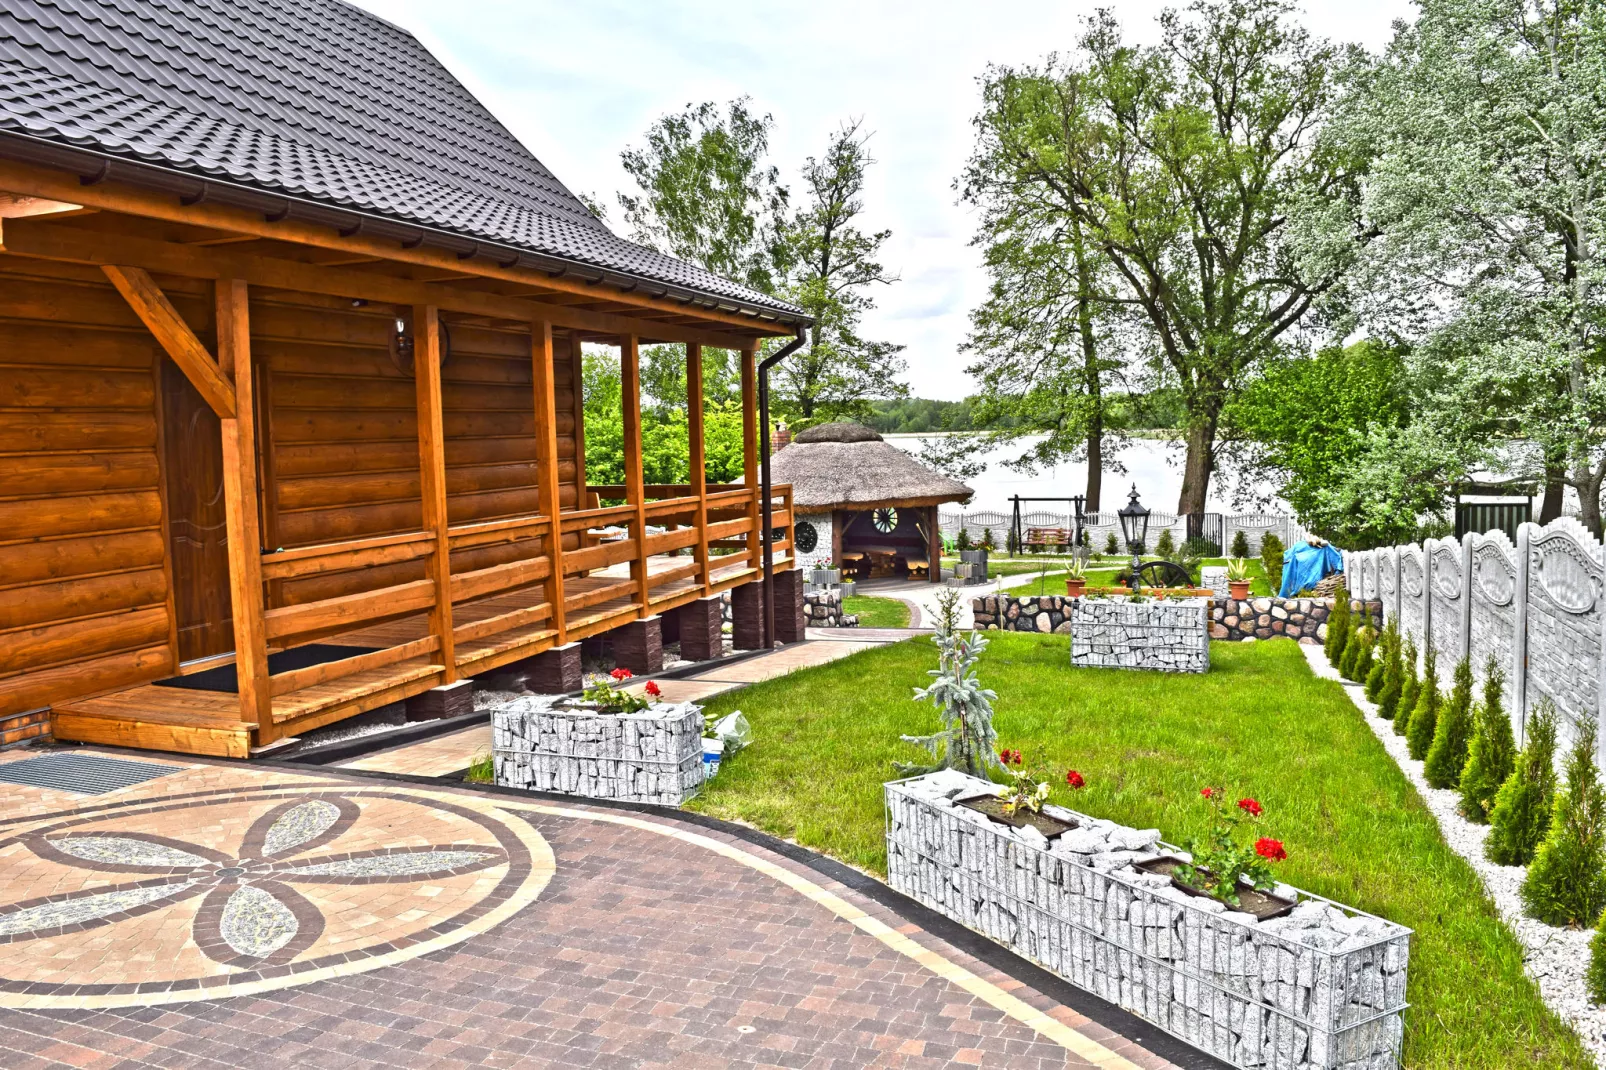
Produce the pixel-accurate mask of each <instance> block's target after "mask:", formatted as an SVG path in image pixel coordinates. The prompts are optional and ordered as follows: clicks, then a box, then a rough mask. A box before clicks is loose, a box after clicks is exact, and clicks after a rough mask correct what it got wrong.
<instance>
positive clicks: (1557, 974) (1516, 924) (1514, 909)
mask: <svg viewBox="0 0 1606 1070" xmlns="http://www.w3.org/2000/svg"><path fill="white" fill-rule="evenodd" d="M1300 650H1302V651H1304V654H1305V660H1306V661H1308V662H1309V663H1310V667H1311V671H1313V672H1315V673H1316V675H1317V676H1320V677H1322V678H1323V679H1326V680H1336V681H1338V682H1339V683H1341V684H1343V685H1344V692H1345V693H1346V694H1347V695H1349V697H1350V700H1351V701H1352V702H1354V703H1355V705H1356V706H1357V707H1358V708H1359V709H1360V711H1361V713H1362V714H1364V718H1363V719H1364V720H1365V721H1366V725H1367V727H1368V728H1370V729H1371V730H1372V734H1373V735H1375V736H1376V737H1377V738H1378V739H1379V740H1380V741H1381V742H1382V744H1383V749H1384V750H1386V751H1388V752H1389V755H1390V757H1392V758H1393V759H1394V761H1395V763H1396V764H1398V765H1399V767H1400V768H1401V769H1402V770H1404V772H1405V776H1406V779H1408V780H1409V781H1410V782H1411V786H1412V787H1414V788H1416V791H1417V794H1418V795H1420V796H1422V800H1423V801H1424V802H1426V803H1427V806H1428V810H1429V811H1431V812H1432V814H1433V816H1434V817H1435V818H1437V819H1438V822H1439V829H1440V831H1442V832H1443V833H1444V840H1445V842H1446V843H1448V844H1449V845H1450V849H1451V850H1453V851H1454V852H1455V853H1456V854H1458V855H1460V856H1461V857H1462V858H1464V859H1466V860H1467V862H1468V863H1469V864H1470V865H1471V866H1472V868H1473V870H1474V871H1475V872H1476V873H1477V874H1478V877H1479V878H1480V879H1481V880H1482V881H1483V886H1484V888H1485V890H1486V891H1487V892H1488V894H1489V898H1490V899H1491V900H1493V901H1494V905H1495V909H1497V910H1498V911H1499V912H1500V917H1501V918H1502V919H1503V920H1504V921H1505V923H1506V925H1507V926H1508V927H1509V928H1510V929H1511V931H1512V932H1513V933H1515V934H1516V936H1517V939H1518V941H1520V942H1521V944H1522V946H1523V951H1524V954H1523V967H1524V969H1525V970H1526V971H1527V973H1528V976H1529V977H1531V978H1533V980H1534V982H1535V983H1536V984H1538V986H1539V995H1540V997H1541V998H1543V999H1544V1001H1545V1003H1546V1004H1547V1005H1548V1006H1549V1007H1550V1009H1551V1010H1553V1011H1555V1012H1556V1014H1558V1015H1559V1016H1560V1017H1561V1018H1562V1019H1563V1020H1564V1021H1566V1022H1567V1023H1568V1024H1569V1025H1571V1026H1572V1027H1573V1029H1575V1030H1576V1031H1577V1032H1578V1035H1579V1036H1580V1037H1582V1038H1583V1041H1584V1045H1585V1047H1587V1048H1588V1049H1589V1050H1590V1053H1591V1054H1592V1055H1594V1056H1595V1065H1597V1066H1601V1065H1606V1062H1603V1060H1606V1007H1597V1006H1595V1005H1593V1004H1591V1003H1590V1002H1589V996H1588V993H1587V992H1586V990H1585V987H1584V971H1585V970H1587V969H1588V968H1589V941H1590V938H1591V937H1592V936H1594V932H1593V931H1592V930H1589V929H1582V930H1571V929H1558V928H1555V927H1554V926H1550V925H1546V924H1545V923H1544V922H1540V921H1535V920H1534V919H1532V918H1530V917H1528V916H1526V915H1525V914H1523V912H1522V896H1521V895H1520V894H1519V892H1518V890H1519V889H1520V888H1521V887H1522V879H1523V876H1524V874H1526V873H1527V872H1528V871H1527V868H1526V867H1524V866H1497V865H1495V864H1494V863H1493V862H1491V861H1489V860H1488V859H1487V858H1485V857H1484V856H1483V841H1484V839H1485V838H1486V837H1487V836H1488V835H1489V826H1487V825H1475V824H1473V823H1472V822H1470V821H1468V820H1467V819H1466V818H1464V817H1462V816H1461V814H1460V813H1459V812H1458V809H1457V808H1458V807H1459V805H1460V803H1461V795H1460V793H1459V792H1457V791H1453V790H1448V789H1442V788H1434V787H1430V786H1429V785H1428V782H1427V779H1426V778H1425V777H1424V776H1423V775H1422V763H1421V762H1419V761H1417V760H1415V759H1414V758H1412V757H1411V755H1410V752H1409V750H1408V749H1407V747H1406V742H1405V737H1404V736H1397V735H1395V734H1394V724H1393V722H1391V721H1385V720H1383V719H1382V718H1381V717H1379V716H1378V715H1377V706H1376V705H1375V704H1373V703H1371V702H1368V701H1367V700H1366V691H1365V689H1364V688H1363V687H1361V685H1359V684H1352V683H1350V682H1349V681H1347V680H1345V679H1343V678H1342V677H1341V676H1339V675H1338V672H1337V670H1335V669H1334V668H1333V667H1332V666H1331V665H1329V664H1328V663H1327V656H1326V654H1324V653H1323V652H1322V648H1321V647H1319V646H1301V647H1300Z"/></svg>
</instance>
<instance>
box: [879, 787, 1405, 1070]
mask: <svg viewBox="0 0 1606 1070" xmlns="http://www.w3.org/2000/svg"><path fill="white" fill-rule="evenodd" d="M997 790H998V788H997V787H996V785H993V784H990V783H989V782H987V781H984V780H977V779H975V778H974V777H968V776H965V775H964V774H961V773H957V772H953V771H950V770H944V771H942V772H938V773H932V774H929V775H927V776H922V777H915V778H912V779H909V780H901V781H894V782H892V783H889V784H887V785H886V805H887V879H888V882H889V883H890V884H891V885H892V887H894V888H896V889H897V890H898V891H900V892H903V893H904V894H906V895H909V896H911V897H913V898H914V899H917V900H919V901H920V902H922V903H924V904H925V905H926V906H928V907H931V908H932V909H933V910H937V911H939V912H941V913H942V914H945V915H947V916H948V917H950V918H952V919H954V920H955V921H958V922H960V923H962V924H964V925H968V926H969V927H970V928H972V929H975V930H976V931H978V932H980V933H982V934H983V935H985V936H988V937H990V938H992V939H994V940H996V941H998V942H999V943H1001V944H1003V945H1004V946H1006V947H1008V948H1010V949H1011V950H1013V951H1015V952H1016V953H1017V954H1019V955H1022V956H1023V957H1025V958H1028V959H1030V960H1032V961H1034V962H1036V963H1038V964H1039V965H1041V966H1043V967H1045V968H1046V969H1049V970H1051V971H1053V972H1054V973H1056V974H1058V975H1060V976H1061V977H1063V978H1065V979H1066V980H1068V981H1070V982H1071V983H1072V984H1074V985H1077V986H1078V987H1080V988H1084V989H1086V990H1088V991H1090V992H1092V993H1094V994H1096V995H1098V996H1100V997H1102V998H1104V999H1106V1000H1109V1001H1110V1002H1111V1003H1115V1004H1117V1005H1119V1006H1121V1007H1123V1008H1125V1009H1126V1010H1128V1011H1131V1012H1132V1013H1133V1014H1136V1015H1138V1016H1139V1017H1141V1018H1144V1019H1146V1020H1148V1021H1150V1022H1152V1023H1154V1024H1155V1025H1156V1026H1158V1027H1160V1028H1161V1029H1164V1030H1165V1031H1167V1032H1168V1033H1171V1034H1173V1035H1175V1036H1177V1037H1179V1038H1181V1039H1182V1040H1184V1041H1186V1042H1188V1043H1189V1044H1192V1045H1193V1046H1194V1047H1197V1048H1199V1049H1200V1050H1202V1051H1205V1052H1207V1053H1209V1054H1211V1055H1213V1056H1215V1057H1216V1058H1219V1059H1222V1060H1224V1061H1225V1062H1228V1063H1230V1064H1232V1065H1233V1066H1238V1067H1245V1068H1250V1067H1253V1068H1255V1070H1393V1068H1394V1067H1396V1066H1397V1065H1398V1063H1399V1052H1400V1043H1401V1039H1402V1037H1403V1034H1404V1020H1403V1013H1404V1010H1405V979H1406V964H1407V960H1408V956H1409V951H1410V937H1411V930H1409V929H1406V928H1404V927H1403V926H1399V925H1395V924H1393V923H1392V922H1388V921H1385V920H1383V919H1382V918H1376V917H1372V916H1371V915H1368V914H1361V913H1359V912H1356V911H1353V910H1349V909H1348V908H1342V907H1340V906H1339V905H1338V904H1335V903H1332V902H1329V901H1328V900H1325V899H1322V898H1320V897H1318V896H1311V895H1308V894H1307V893H1304V892H1300V891H1299V890H1298V889H1295V888H1291V887H1289V886H1287V885H1279V886H1278V889H1277V891H1278V893H1279V894H1282V895H1285V896H1289V897H1298V898H1300V899H1301V900H1303V901H1302V902H1300V904H1299V905H1298V906H1297V907H1295V908H1294V911H1293V913H1292V914H1290V915H1288V916H1287V917H1282V918H1275V919H1272V920H1269V921H1256V920H1255V919H1254V918H1253V917H1252V916H1251V915H1249V914H1244V913H1241V912H1238V911H1234V910H1229V909H1228V908H1227V907H1226V906H1225V905H1223V904H1221V903H1218V902H1216V901H1214V900H1211V899H1205V898H1201V897H1196V896H1190V895H1188V894H1186V893H1184V892H1182V891H1180V890H1178V889H1176V888H1174V887H1172V885H1171V883H1170V881H1169V880H1168V879H1166V878H1165V877H1161V876H1157V875H1153V874H1148V873H1143V872H1141V871H1139V870H1136V869H1134V868H1132V863H1134V862H1140V861H1145V860H1147V859H1151V858H1154V857H1156V856H1157V855H1159V854H1162V853H1169V854H1175V853H1178V852H1177V851H1176V849H1175V848H1172V847H1169V846H1167V845H1166V844H1163V843H1161V842H1160V840H1159V833H1158V831H1157V830H1155V829H1146V830H1139V829H1130V828H1126V827H1123V826H1121V825H1117V824H1115V823H1113V822H1110V821H1103V820H1099V819H1096V818H1090V817H1087V816H1085V815H1082V814H1077V813H1075V812H1073V811H1070V810H1064V809H1061V808H1059V807H1045V808H1044V809H1045V812H1047V813H1050V814H1052V815H1053V816H1055V817H1060V818H1062V819H1066V820H1072V821H1075V822H1077V823H1078V826H1079V827H1078V828H1076V829H1074V830H1072V831H1070V832H1067V833H1065V834H1064V835H1062V836H1059V837H1057V838H1055V839H1054V840H1053V841H1052V843H1050V841H1048V840H1045V839H1044V838H1043V836H1042V834H1041V833H1039V832H1037V831H1036V830H1035V829H1015V828H1011V827H1009V826H1006V825H1003V824H1000V823H998V822H994V821H989V820H988V819H987V818H986V817H984V816H982V815H981V814H978V813H976V812H975V811H974V810H970V809H967V808H965V807H961V806H956V805H954V802H953V800H955V799H963V798H966V797H968V796H973V795H976V794H980V793H981V792H984V791H992V792H996V791H997ZM1184 857H1186V856H1184Z"/></svg>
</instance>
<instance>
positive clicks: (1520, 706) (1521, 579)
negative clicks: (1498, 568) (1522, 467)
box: [1511, 523, 1534, 746]
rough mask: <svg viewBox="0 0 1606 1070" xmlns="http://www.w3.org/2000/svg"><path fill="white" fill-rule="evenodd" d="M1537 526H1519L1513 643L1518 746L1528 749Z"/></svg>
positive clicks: (1512, 665)
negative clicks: (1531, 581) (1530, 623)
mask: <svg viewBox="0 0 1606 1070" xmlns="http://www.w3.org/2000/svg"><path fill="white" fill-rule="evenodd" d="M1533 528H1534V526H1533V524H1531V523H1530V524H1519V525H1518V526H1517V578H1516V585H1515V590H1514V592H1513V596H1514V598H1515V602H1516V619H1517V623H1516V631H1515V634H1514V635H1513V638H1512V643H1511V698H1512V702H1511V715H1512V717H1514V718H1515V719H1516V729H1517V744H1518V746H1525V745H1526V741H1525V739H1524V737H1525V735H1526V733H1527V729H1528V584H1529V573H1530V572H1531V571H1532V566H1531V558H1532V554H1533V550H1532V546H1533Z"/></svg>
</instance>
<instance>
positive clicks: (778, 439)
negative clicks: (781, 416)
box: [770, 420, 792, 453]
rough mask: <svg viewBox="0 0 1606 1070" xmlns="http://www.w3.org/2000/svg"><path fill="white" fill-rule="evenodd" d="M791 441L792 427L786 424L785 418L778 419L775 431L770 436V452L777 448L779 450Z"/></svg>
mask: <svg viewBox="0 0 1606 1070" xmlns="http://www.w3.org/2000/svg"><path fill="white" fill-rule="evenodd" d="M791 441H792V429H791V428H789V427H787V426H786V421H785V420H777V421H776V423H775V433H774V434H772V435H771V436H770V452H772V453H773V452H775V451H776V450H779V449H780V448H781V447H782V446H785V445H786V444H787V443H789V442H791Z"/></svg>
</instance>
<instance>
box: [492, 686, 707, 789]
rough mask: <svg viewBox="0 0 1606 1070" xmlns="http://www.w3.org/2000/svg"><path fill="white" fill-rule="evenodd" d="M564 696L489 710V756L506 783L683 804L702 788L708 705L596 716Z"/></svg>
mask: <svg viewBox="0 0 1606 1070" xmlns="http://www.w3.org/2000/svg"><path fill="white" fill-rule="evenodd" d="M568 701H569V700H567V699H563V698H561V697H559V696H540V695H538V696H533V697H530V698H521V699H515V700H514V701H512V702H510V703H508V704H507V705H505V706H502V707H501V708H499V709H495V710H493V711H492V712H491V755H492V758H493V760H494V763H495V768H496V782H497V783H498V784H500V785H502V786H503V787H509V788H525V789H527V790H531V791H551V792H558V793H560V794H564V795H583V796H585V797H586V798H588V799H620V800H623V801H627V802H645V803H661V804H663V805H666V806H679V805H680V804H681V803H683V802H685V801H686V800H687V799H689V798H691V797H692V796H693V795H696V794H697V792H698V789H700V788H701V787H702V785H703V710H702V707H701V706H696V705H693V704H692V703H689V702H681V703H658V704H656V705H653V706H651V707H649V708H647V709H645V710H642V711H641V712H640V713H623V714H613V713H598V712H596V711H595V710H591V709H587V708H585V707H583V706H569V705H567V703H568Z"/></svg>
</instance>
